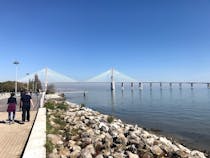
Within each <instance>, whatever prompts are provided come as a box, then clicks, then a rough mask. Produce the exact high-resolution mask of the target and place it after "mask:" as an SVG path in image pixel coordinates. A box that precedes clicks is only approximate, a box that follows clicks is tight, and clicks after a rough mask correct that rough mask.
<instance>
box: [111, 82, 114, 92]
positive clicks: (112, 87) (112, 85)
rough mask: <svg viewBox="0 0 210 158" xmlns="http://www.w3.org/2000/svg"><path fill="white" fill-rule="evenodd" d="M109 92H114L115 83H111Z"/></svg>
mask: <svg viewBox="0 0 210 158" xmlns="http://www.w3.org/2000/svg"><path fill="white" fill-rule="evenodd" d="M111 90H112V91H113V90H115V83H114V82H111Z"/></svg>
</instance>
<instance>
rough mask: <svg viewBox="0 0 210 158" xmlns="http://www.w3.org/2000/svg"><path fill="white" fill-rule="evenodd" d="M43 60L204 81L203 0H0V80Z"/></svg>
mask: <svg viewBox="0 0 210 158" xmlns="http://www.w3.org/2000/svg"><path fill="white" fill-rule="evenodd" d="M16 60H17V61H19V62H20V64H19V65H18V71H17V72H18V78H22V77H25V76H26V73H34V72H36V71H38V70H41V69H43V68H45V67H49V68H50V69H52V70H54V71H56V72H59V73H61V74H64V75H67V76H69V77H71V78H73V79H76V80H86V79H89V78H91V77H93V76H95V75H98V74H100V73H102V72H105V71H107V70H108V69H110V68H115V69H117V70H118V71H120V72H122V73H124V74H126V75H128V76H130V77H132V78H135V79H137V80H141V81H210V1H209V0H62V1H61V0H30V1H28V0H0V73H1V75H0V81H6V80H15V72H16V66H15V65H14V64H13V62H14V61H16Z"/></svg>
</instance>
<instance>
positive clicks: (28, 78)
mask: <svg viewBox="0 0 210 158" xmlns="http://www.w3.org/2000/svg"><path fill="white" fill-rule="evenodd" d="M28 75H29V73H26V76H28ZM27 91H29V78H28V81H27Z"/></svg>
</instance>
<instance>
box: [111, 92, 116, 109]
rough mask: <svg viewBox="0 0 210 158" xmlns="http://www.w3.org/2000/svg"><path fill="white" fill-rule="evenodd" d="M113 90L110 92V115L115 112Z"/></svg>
mask: <svg viewBox="0 0 210 158" xmlns="http://www.w3.org/2000/svg"><path fill="white" fill-rule="evenodd" d="M115 104H116V102H115V90H112V91H111V105H112V113H114V111H115Z"/></svg>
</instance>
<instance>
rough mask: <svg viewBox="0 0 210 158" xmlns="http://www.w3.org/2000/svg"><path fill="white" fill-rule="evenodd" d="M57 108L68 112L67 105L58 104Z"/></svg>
mask: <svg viewBox="0 0 210 158" xmlns="http://www.w3.org/2000/svg"><path fill="white" fill-rule="evenodd" d="M57 108H59V109H61V110H65V111H66V110H68V104H65V103H61V104H58V105H57Z"/></svg>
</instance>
